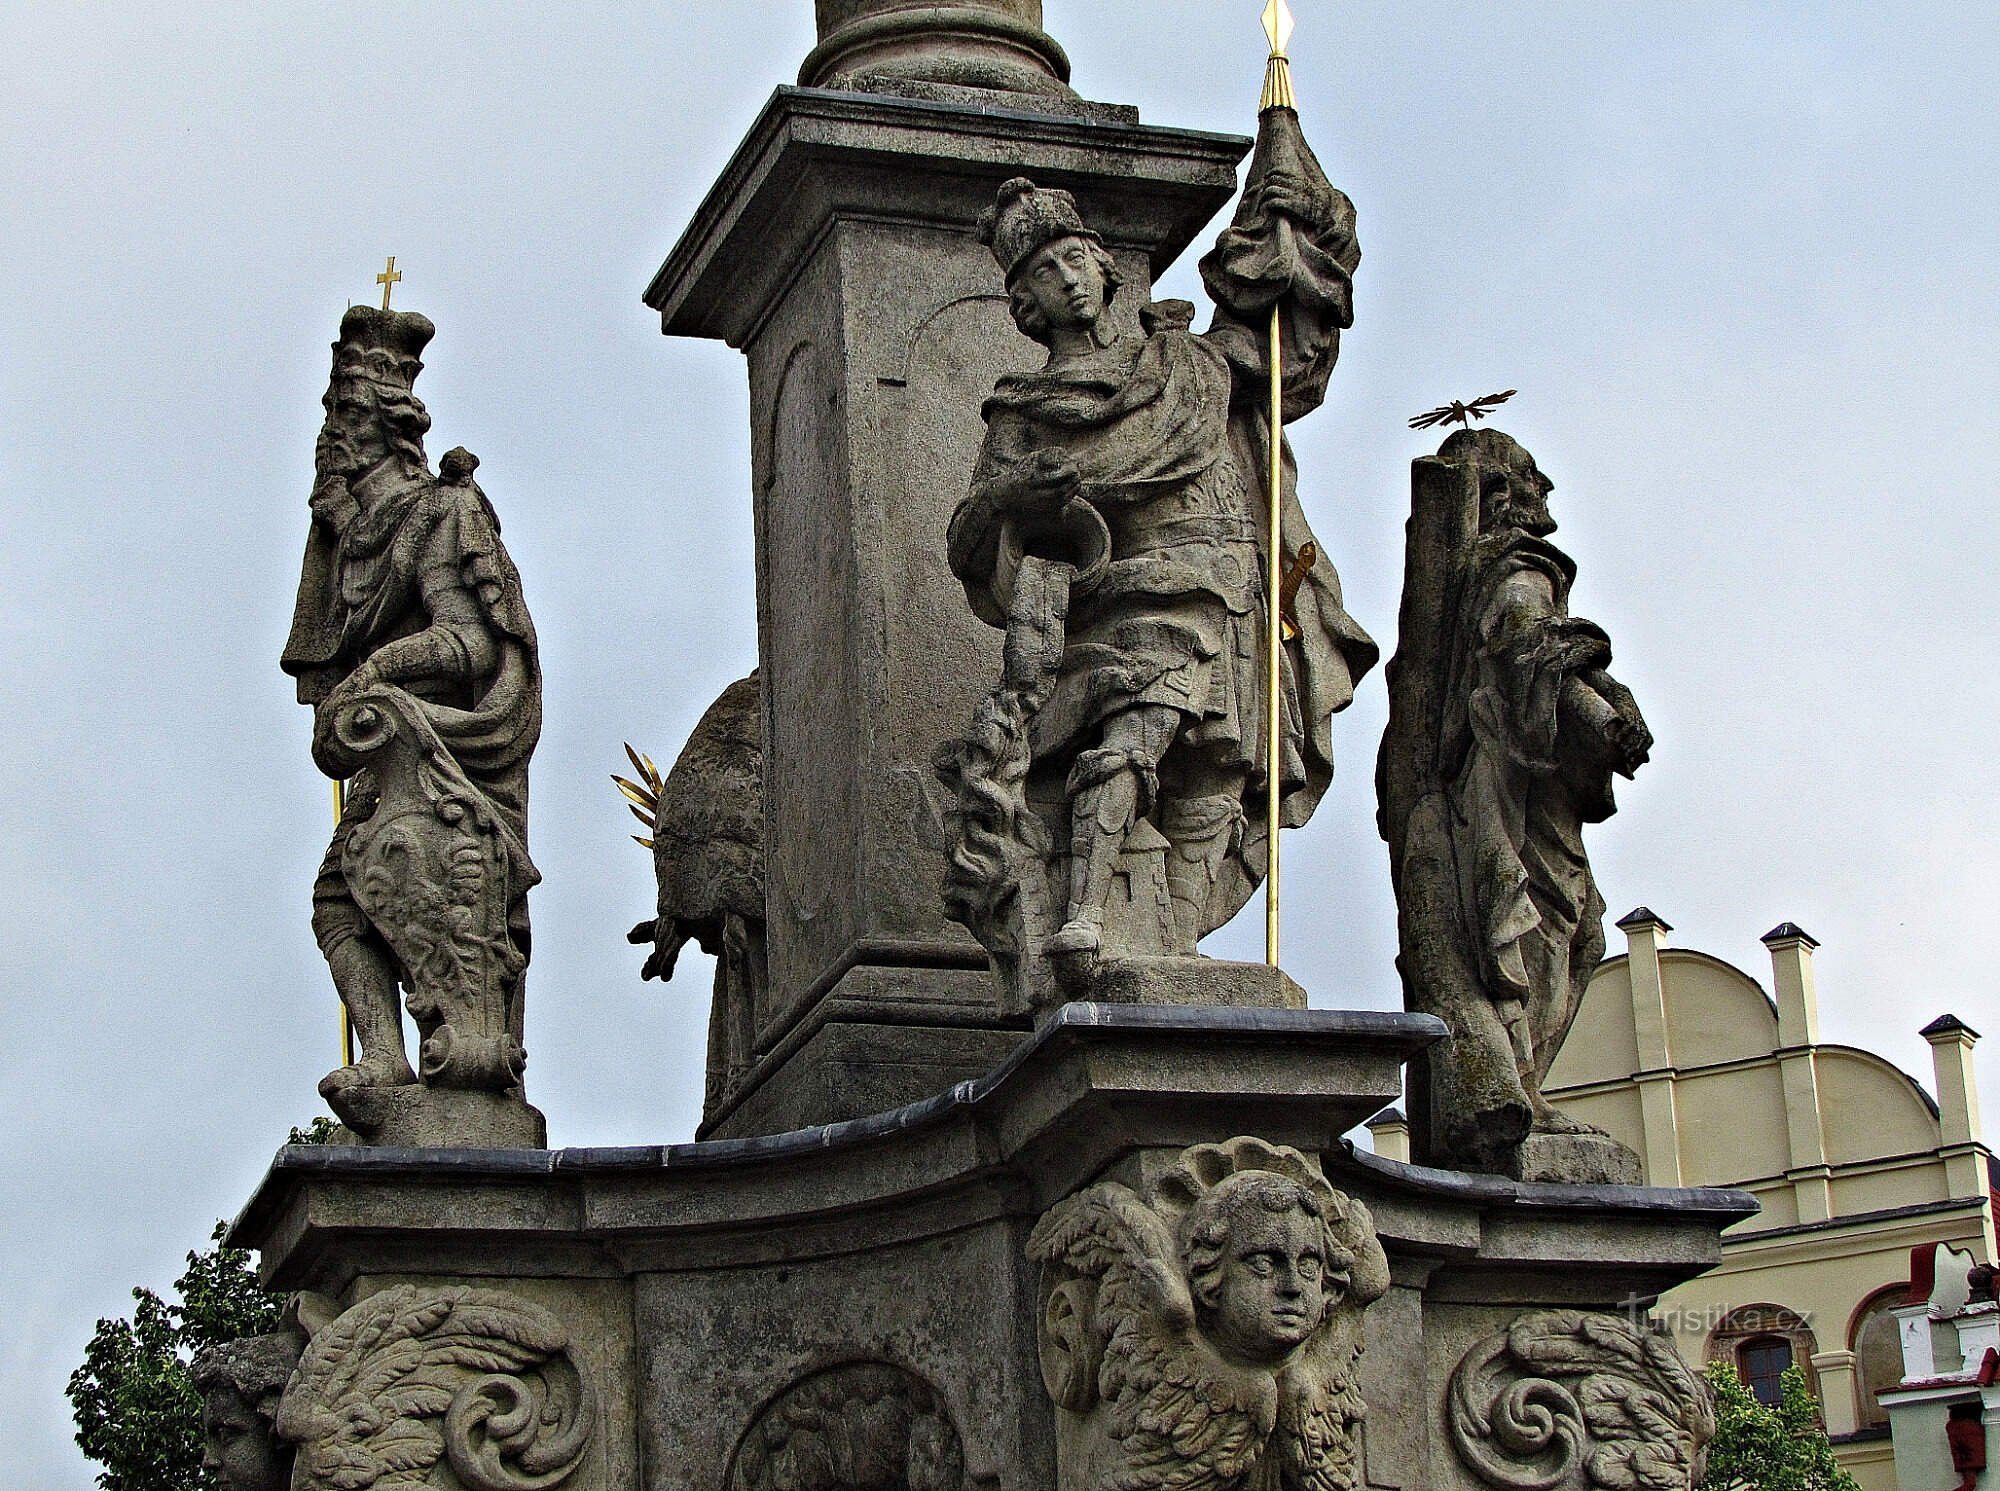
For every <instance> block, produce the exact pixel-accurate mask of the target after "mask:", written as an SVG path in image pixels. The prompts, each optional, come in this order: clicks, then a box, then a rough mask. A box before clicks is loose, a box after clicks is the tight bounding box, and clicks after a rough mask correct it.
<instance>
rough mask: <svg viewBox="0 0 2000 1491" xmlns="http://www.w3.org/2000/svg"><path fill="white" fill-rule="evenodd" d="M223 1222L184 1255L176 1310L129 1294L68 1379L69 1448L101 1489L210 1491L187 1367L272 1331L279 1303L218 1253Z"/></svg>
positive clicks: (244, 1265) (240, 1255) (308, 1133)
mask: <svg viewBox="0 0 2000 1491" xmlns="http://www.w3.org/2000/svg"><path fill="white" fill-rule="evenodd" d="M333 1128H334V1125H333V1122H332V1120H331V1119H325V1118H319V1119H315V1120H314V1121H313V1123H312V1125H311V1126H310V1127H309V1128H307V1129H305V1130H300V1129H293V1130H292V1132H291V1137H290V1139H289V1140H288V1141H287V1142H289V1143H292V1144H324V1143H326V1142H327V1141H328V1140H329V1139H330V1138H331V1137H332V1134H333ZM226 1230H227V1226H226V1224H225V1223H222V1222H217V1223H216V1224H215V1230H214V1231H213V1232H212V1233H210V1234H209V1241H210V1243H211V1244H213V1246H211V1247H210V1248H209V1249H208V1250H207V1251H206V1252H202V1253H189V1254H188V1255H187V1267H186V1269H185V1270H183V1272H182V1273H181V1276H180V1277H179V1278H178V1279H176V1280H175V1281H174V1303H172V1304H168V1303H167V1302H166V1301H165V1300H163V1299H161V1298H160V1297H159V1296H158V1295H157V1294H155V1293H153V1291H152V1290H150V1289H134V1290H133V1291H132V1298H133V1300H134V1302H135V1307H134V1309H133V1311H132V1318H131V1319H129V1320H100V1321H98V1322H97V1330H96V1332H95V1333H94V1334H93V1335H92V1336H91V1338H90V1344H89V1345H88V1346H87V1347H85V1348H84V1356H83V1365H82V1366H80V1367H78V1368H77V1369H76V1371H75V1372H73V1373H71V1374H70V1379H69V1388H68V1393H69V1401H70V1407H71V1409H72V1410H73V1412H74V1414H75V1418H76V1442H77V1444H78V1445H79V1446H81V1447H82V1449H83V1453H84V1454H85V1455H86V1456H88V1457H89V1458H90V1459H92V1460H95V1461H96V1462H97V1463H98V1464H99V1465H101V1466H103V1467H104V1469H103V1471H102V1472H101V1473H100V1474H99V1475H98V1477H97V1484H98V1485H99V1486H101V1487H102V1488H103V1491H217V1482H216V1481H215V1479H214V1478H213V1477H211V1476H210V1475H209V1474H208V1472H207V1471H205V1470H203V1469H202V1464H201V1394H200V1393H198V1392H196V1391H195V1386H194V1382H193V1380H192V1379H191V1378H190V1377H189V1376H188V1367H189V1365H190V1363H192V1362H193V1360H194V1358H195V1356H196V1355H197V1354H198V1353H200V1352H201V1351H203V1350H205V1349H206V1348H207V1347H210V1346H217V1345H220V1344H221V1343H222V1342H224V1341H233V1340H236V1339H237V1338H238V1337H239V1336H255V1335H261V1334H262V1333H263V1332H265V1331H271V1330H276V1329H277V1328H278V1325H279V1323H280V1318H281V1316H282V1314H283V1311H284V1304H285V1297H284V1296H283V1295H282V1294H272V1293H271V1292H269V1291H268V1290H266V1289H264V1288H263V1287H262V1286H261V1285H259V1284H258V1282H257V1275H256V1273H255V1272H254V1271H253V1270H252V1269H251V1267H250V1255H249V1254H248V1253H246V1252H244V1251H243V1250H242V1249H240V1248H225V1247H223V1246H222V1235H223V1233H224V1232H225V1231H226Z"/></svg>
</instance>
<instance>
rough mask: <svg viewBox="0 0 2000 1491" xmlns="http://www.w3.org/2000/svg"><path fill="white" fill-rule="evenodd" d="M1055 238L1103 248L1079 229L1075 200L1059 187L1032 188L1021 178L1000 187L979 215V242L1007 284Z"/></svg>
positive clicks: (1080, 217)
mask: <svg viewBox="0 0 2000 1491" xmlns="http://www.w3.org/2000/svg"><path fill="white" fill-rule="evenodd" d="M1058 238H1081V239H1084V240H1086V241H1087V242H1090V243H1094V244H1096V245H1097V246H1098V247H1099V248H1102V247H1103V246H1104V240H1103V239H1102V238H1099V237H1098V236H1097V235H1096V234H1095V233H1093V232H1091V230H1090V229H1088V228H1086V227H1085V226H1084V225H1083V214H1082V213H1080V212H1078V211H1077V210H1076V198H1074V197H1072V196H1071V195H1070V194H1069V193H1068V192H1066V191H1063V190H1062V189H1061V188H1060V187H1043V186H1036V185H1035V183H1034V182H1032V181H1030V180H1028V178H1027V177H1025V176H1016V177H1015V178H1014V179H1013V180H1011V181H1009V182H1008V183H1007V184H1006V185H1004V186H1002V187H1001V188H1000V194H999V195H998V196H997V197H995V198H994V199H993V205H992V206H991V207H989V208H987V209H986V211H984V212H983V213H981V214H980V215H979V241H980V242H981V243H983V244H986V245H988V246H989V247H990V248H991V249H992V250H993V257H994V258H995V259H996V260H998V261H999V264H1000V268H1001V270H1002V271H1003V272H1004V273H1005V274H1006V276H1007V280H1008V282H1009V283H1010V284H1011V283H1012V282H1013V279H1014V272H1015V271H1016V270H1018V269H1019V268H1020V267H1021V265H1022V264H1023V263H1024V262H1025V261H1026V260H1027V257H1028V255H1030V254H1032V253H1033V252H1034V251H1035V250H1036V249H1038V248H1040V247H1041V246H1042V245H1043V244H1045V243H1053V242H1054V241H1055V240H1056V239H1058Z"/></svg>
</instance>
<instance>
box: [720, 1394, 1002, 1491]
mask: <svg viewBox="0 0 2000 1491" xmlns="http://www.w3.org/2000/svg"><path fill="white" fill-rule="evenodd" d="M728 1484H729V1486H730V1487H731V1488H732V1491H845V1488H848V1487H864V1486H865V1487H869V1488H871V1491H960V1488H961V1487H963V1486H964V1485H965V1484H966V1479H965V1446H964V1443H963V1441H962V1440H961V1439H960V1437H959V1433H958V1427H957V1425H955V1424H954V1423H952V1421H951V1415H950V1413H949V1412H948V1411H947V1409H946V1408H945V1406H944V1402H943V1400H942V1398H941V1397H940V1396H939V1394H938V1392H937V1390H936V1389H935V1388H933V1387H932V1386H931V1385H930V1384H929V1383H927V1382H925V1381H924V1380H923V1379H922V1378H921V1377H919V1376H917V1375H916V1373H914V1372H911V1371H908V1370H906V1369H905V1368H902V1367H898V1366H893V1365H891V1364H890V1363H887V1362H849V1363H847V1364H846V1365H844V1366H839V1367H829V1368H827V1369H826V1370H825V1371H823V1372H815V1373H813V1374H812V1375H811V1376H809V1377H806V1378H803V1379H801V1380H800V1381H798V1382H795V1383H793V1384H792V1385H791V1386H790V1387H788V1388H786V1389H785V1390H784V1391H783V1392H782V1393H780V1394H779V1395H778V1396H777V1397H776V1398H775V1399H773V1400H772V1402H771V1404H770V1406H769V1407H767V1408H766V1409H765V1410H764V1411H763V1412H762V1413H760V1414H758V1415H757V1417H756V1419H755V1420H754V1421H753V1422H752V1423H751V1425H750V1427H749V1428H747V1429H745V1430H744V1431H743V1437H742V1439H740V1440H739V1441H738V1442H737V1445H736V1450H735V1453H734V1454H732V1455H731V1456H730V1468H729V1475H728Z"/></svg>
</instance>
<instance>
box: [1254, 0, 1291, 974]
mask: <svg viewBox="0 0 2000 1491" xmlns="http://www.w3.org/2000/svg"><path fill="white" fill-rule="evenodd" d="M1293 24H1294V23H1293V21H1292V9H1291V7H1290V6H1289V5H1287V4H1286V3H1285V0H1265V4H1264V35H1265V36H1267V37H1268V38H1270V42H1271V56H1270V59H1269V60H1268V61H1267V62H1266V63H1265V64H1264V93H1263V97H1262V98H1260V99H1259V100H1258V103H1257V112H1258V113H1259V114H1263V113H1266V112H1268V111H1269V110H1271V109H1296V108H1297V107H1298V98H1297V96H1296V95H1295V94H1294V93H1293V92H1292V64H1291V59H1290V58H1289V57H1287V56H1286V55H1285V48H1286V46H1287V45H1288V44H1289V43H1290V41H1291V39H1292V26H1293ZM1280 304H1282V301H1279V302H1274V303H1273V304H1272V306H1271V560H1270V564H1269V565H1268V566H1267V567H1266V569H1265V571H1264V590H1265V600H1266V609H1265V616H1264V629H1265V635H1266V636H1267V637H1268V638H1269V639H1270V649H1269V658H1268V660H1267V661H1268V668H1269V672H1268V674H1267V676H1266V678H1265V688H1264V694H1265V704H1266V709H1267V713H1266V717H1265V725H1266V731H1267V734H1268V740H1267V745H1268V750H1267V752H1266V754H1265V761H1264V778H1265V783H1264V785H1265V804H1264V811H1265V815H1266V816H1265V821H1266V824H1267V830H1266V831H1267V834H1268V838H1267V839H1266V841H1265V850H1264V961H1265V962H1266V963H1268V964H1269V965H1270V966H1271V967H1273V968H1276V967H1277V966H1278V815H1279V811H1280V798H1281V797H1282V790H1281V786H1280V782H1279V778H1280V776H1281V774H1282V773H1281V767H1282V765H1283V762H1284V741H1283V739H1282V733H1281V732H1282V727H1283V721H1284V705H1283V701H1282V700H1280V699H1279V697H1278V690H1279V688H1280V687H1281V686H1282V683H1283V675H1282V672H1281V670H1280V667H1279V657H1280V653H1281V650H1282V649H1283V647H1284V645H1285V644H1284V635H1285V630H1284V628H1285V622H1284V597H1283V587H1282V586H1281V585H1280V584H1279V581H1278V576H1279V575H1280V574H1282V573H1283V572H1284V565H1285V553H1284V545H1283V542H1282V540H1281V538H1280V536H1279V526H1280V523H1281V522H1282V519H1283V506H1284V480H1285V464H1284V463H1285V454H1284V438H1285V366H1284V359H1285V350H1284V343H1283V339H1282V337H1281V336H1280V334H1279V314H1280V312H1279V306H1280Z"/></svg>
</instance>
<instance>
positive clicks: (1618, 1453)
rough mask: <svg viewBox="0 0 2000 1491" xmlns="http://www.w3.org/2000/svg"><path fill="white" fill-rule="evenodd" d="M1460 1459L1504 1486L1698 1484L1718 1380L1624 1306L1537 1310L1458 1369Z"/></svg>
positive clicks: (1673, 1489)
mask: <svg viewBox="0 0 2000 1491" xmlns="http://www.w3.org/2000/svg"><path fill="white" fill-rule="evenodd" d="M1445 1418H1446V1421H1447V1423H1448V1424H1449V1426H1450V1430H1451V1440H1452V1447H1453V1448H1454V1449H1455V1450H1456V1451H1457V1452H1458V1458H1459V1460H1460V1461H1461V1462H1462V1463H1463V1464H1464V1465H1465V1467H1466V1469H1468V1470H1470V1471H1471V1472H1472V1473H1473V1474H1474V1475H1475V1476H1477V1477H1478V1478H1479V1479H1480V1480H1482V1481H1484V1482H1485V1483H1486V1484H1487V1485H1489V1486H1493V1487H1496V1488H1498V1491H1555V1488H1557V1487H1563V1488H1578V1491H1581V1488H1586V1487H1597V1488H1602V1491H1686V1488H1687V1487H1688V1486H1690V1485H1692V1484H1693V1483H1694V1481H1695V1480H1696V1479H1697V1478H1698V1477H1699V1475H1700V1473H1701V1462H1702V1455H1703V1452H1704V1451H1705V1449H1706V1448H1707V1445H1708V1441H1709V1438H1710V1437H1711V1436H1712V1435H1713V1434H1714V1432H1715V1410H1714V1407H1713V1404H1712V1401H1711V1399H1710V1395H1709V1391H1708V1388H1707V1385H1706V1384H1704V1383H1703V1382H1702V1381H1701V1380H1700V1379H1699V1378H1697V1377H1696V1376H1695V1375H1694V1373H1693V1372H1692V1371H1690V1370H1689V1368H1688V1366H1687V1363H1685V1362H1684V1361H1682V1360H1681V1357H1680V1353H1679V1352H1678V1351H1676V1350H1675V1349H1674V1345H1673V1342H1672V1340H1671V1339H1670V1338H1669V1337H1667V1336H1664V1335H1660V1334H1657V1333H1654V1332H1651V1331H1643V1330H1639V1329H1637V1328H1635V1327H1634V1326H1632V1325H1631V1324H1630V1323H1629V1322H1627V1321H1625V1320H1623V1319H1620V1318H1619V1317H1617V1316H1615V1315H1601V1314H1590V1313H1586V1312H1583V1311H1579V1310H1537V1311H1532V1312H1530V1313H1528V1314H1525V1315H1522V1316H1520V1317H1519V1318H1518V1319H1516V1320H1515V1321H1514V1323H1513V1324H1512V1325H1510V1326H1509V1327H1508V1328H1507V1329H1506V1330H1504V1331H1499V1332H1496V1333H1495V1334H1493V1335H1491V1336H1488V1337H1487V1338H1486V1339H1485V1340H1483V1341H1481V1342H1479V1343H1478V1344H1477V1345H1476V1346H1474V1347H1473V1348H1472V1349H1471V1350H1470V1351H1468V1352H1467V1353H1466V1354H1465V1357H1464V1358H1463V1359H1462V1360H1461V1361H1460V1362H1459V1364H1458V1367H1457V1369H1456V1370H1455V1371H1454V1372H1453V1373H1452V1377H1451V1387H1450V1390H1449V1397H1448V1398H1447V1400H1446V1403H1445Z"/></svg>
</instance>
